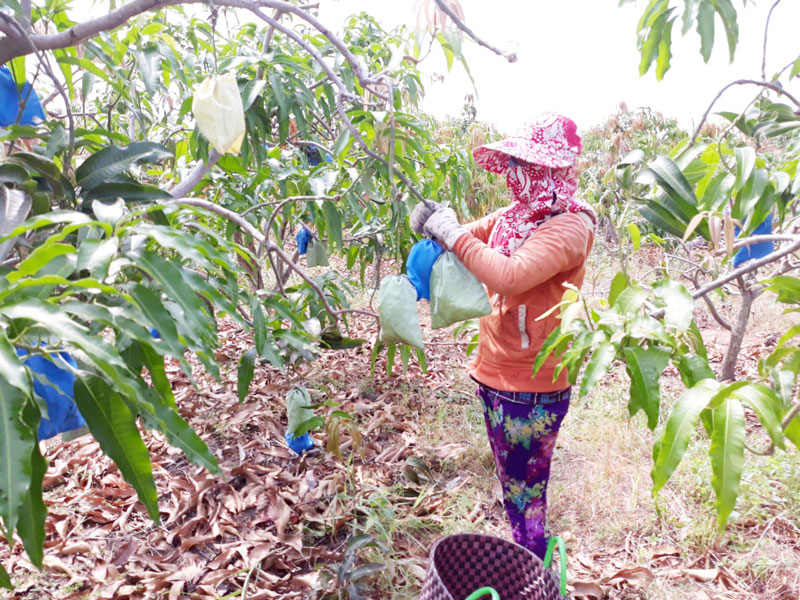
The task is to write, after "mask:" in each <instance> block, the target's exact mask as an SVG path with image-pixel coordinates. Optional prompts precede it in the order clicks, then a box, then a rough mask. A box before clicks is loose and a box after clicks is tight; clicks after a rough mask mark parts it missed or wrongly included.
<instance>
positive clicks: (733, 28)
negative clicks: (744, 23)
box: [709, 0, 739, 62]
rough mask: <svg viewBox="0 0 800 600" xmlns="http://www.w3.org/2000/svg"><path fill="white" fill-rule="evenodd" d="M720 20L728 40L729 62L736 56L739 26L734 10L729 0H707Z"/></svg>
mask: <svg viewBox="0 0 800 600" xmlns="http://www.w3.org/2000/svg"><path fill="white" fill-rule="evenodd" d="M709 1H710V2H711V4H713V5H714V9H715V10H716V11H717V14H719V16H720V18H721V19H722V25H723V27H724V28H725V35H726V37H727V38H728V54H729V56H730V61H731V62H733V57H734V55H735V54H736V44H737V42H738V41H739V24H738V23H737V22H736V9H735V8H734V7H733V4H732V3H731V0H709Z"/></svg>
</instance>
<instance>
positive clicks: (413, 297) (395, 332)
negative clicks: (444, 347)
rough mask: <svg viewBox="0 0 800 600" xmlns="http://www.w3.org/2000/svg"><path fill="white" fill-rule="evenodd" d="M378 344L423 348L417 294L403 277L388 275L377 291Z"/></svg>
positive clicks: (406, 278)
mask: <svg viewBox="0 0 800 600" xmlns="http://www.w3.org/2000/svg"><path fill="white" fill-rule="evenodd" d="M378 315H379V317H380V321H381V340H382V341H384V342H386V343H391V342H402V343H404V344H408V345H410V346H416V347H417V348H424V343H423V341H422V329H421V328H420V325H419V316H418V315H417V290H416V288H415V287H414V286H413V284H412V283H411V282H410V281H409V280H408V277H406V276H405V275H390V276H389V277H384V278H383V280H382V281H381V288H380V290H379V291H378Z"/></svg>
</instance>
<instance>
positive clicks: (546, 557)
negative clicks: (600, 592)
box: [467, 535, 567, 600]
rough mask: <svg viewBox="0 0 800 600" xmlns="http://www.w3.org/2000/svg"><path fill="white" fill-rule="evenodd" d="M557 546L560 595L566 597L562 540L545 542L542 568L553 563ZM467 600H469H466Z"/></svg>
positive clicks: (565, 569) (557, 538) (565, 565)
mask: <svg viewBox="0 0 800 600" xmlns="http://www.w3.org/2000/svg"><path fill="white" fill-rule="evenodd" d="M556 544H558V554H559V558H560V560H559V564H560V566H561V595H562V596H564V597H565V598H566V597H567V548H566V547H565V546H564V540H562V539H561V538H560V537H558V536H557V535H556V536H554V537H551V538H550V541H549V542H547V553H546V554H545V555H544V568H545V569H546V568H548V567H549V566H550V565H551V564H552V562H553V550H554V549H555V546H556ZM467 600H469V598H468V599H467Z"/></svg>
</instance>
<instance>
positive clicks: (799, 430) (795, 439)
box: [783, 415, 800, 450]
mask: <svg viewBox="0 0 800 600" xmlns="http://www.w3.org/2000/svg"><path fill="white" fill-rule="evenodd" d="M783 434H784V435H785V436H786V437H787V438H789V440H791V442H792V443H793V444H794V445H795V446H797V449H798V450H800V415H798V416H796V417H795V418H793V419H792V420H791V421H789V424H788V425H787V426H786V428H785V429H784V430H783Z"/></svg>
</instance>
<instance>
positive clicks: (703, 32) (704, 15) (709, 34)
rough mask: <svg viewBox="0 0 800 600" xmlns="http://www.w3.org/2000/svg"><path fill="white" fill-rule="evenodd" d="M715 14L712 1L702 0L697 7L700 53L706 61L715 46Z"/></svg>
mask: <svg viewBox="0 0 800 600" xmlns="http://www.w3.org/2000/svg"><path fill="white" fill-rule="evenodd" d="M714 16H715V15H714V7H713V6H712V5H711V3H710V2H708V1H707V0H701V2H700V4H699V5H698V7H697V33H698V34H700V55H701V56H702V57H703V61H704V62H706V63H707V62H708V60H709V59H710V58H711V50H712V49H713V48H714ZM684 33H685V32H684Z"/></svg>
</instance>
